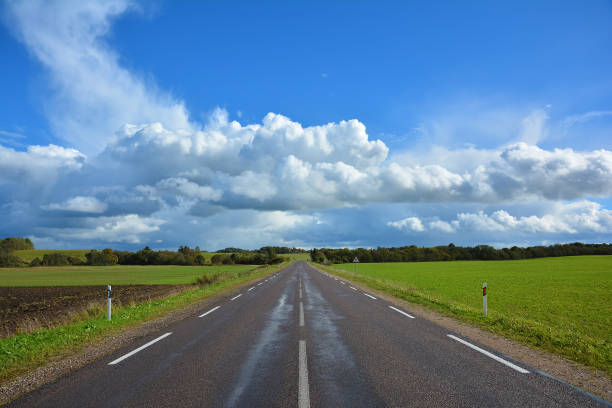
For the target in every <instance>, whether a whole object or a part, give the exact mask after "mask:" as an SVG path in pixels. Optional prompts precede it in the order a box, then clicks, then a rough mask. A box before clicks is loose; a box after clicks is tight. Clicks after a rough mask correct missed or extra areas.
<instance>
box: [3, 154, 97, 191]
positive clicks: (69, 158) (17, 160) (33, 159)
mask: <svg viewBox="0 0 612 408" xmlns="http://www.w3.org/2000/svg"><path fill="white" fill-rule="evenodd" d="M85 159H86V158H85V155H83V154H82V153H80V152H79V151H78V150H75V149H68V148H64V147H60V146H56V145H49V146H38V145H34V146H28V148H27V150H26V151H16V150H14V149H11V148H7V147H4V146H1V145H0V182H2V181H4V182H14V183H25V184H30V183H37V182H48V181H51V180H54V179H55V178H56V177H57V176H58V175H59V174H60V173H67V172H74V171H77V170H80V169H81V168H82V167H83V164H84V162H85Z"/></svg>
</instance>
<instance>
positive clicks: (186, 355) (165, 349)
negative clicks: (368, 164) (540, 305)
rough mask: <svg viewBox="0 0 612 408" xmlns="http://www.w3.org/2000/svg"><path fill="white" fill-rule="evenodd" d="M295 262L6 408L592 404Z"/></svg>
mask: <svg viewBox="0 0 612 408" xmlns="http://www.w3.org/2000/svg"><path fill="white" fill-rule="evenodd" d="M602 405H603V404H601V403H600V402H597V401H595V400H593V399H591V398H589V397H588V396H587V395H585V394H584V393H581V392H580V391H578V390H576V389H574V388H573V387H570V386H568V385H566V384H563V383H561V382H559V381H555V380H554V379H550V378H547V377H546V376H543V375H541V374H538V373H536V372H533V370H532V369H531V368H529V367H526V366H525V365H523V364H521V363H519V362H516V361H510V360H509V359H507V358H504V357H502V356H500V355H498V354H497V353H495V351H493V350H487V349H486V348H485V347H482V346H480V345H478V344H475V343H473V342H471V341H470V340H469V339H464V338H462V337H461V336H460V335H457V334H456V333H452V332H449V331H448V330H447V329H445V328H442V327H440V326H438V325H436V324H434V323H432V322H430V321H428V320H426V319H422V318H420V317H419V316H418V315H415V314H413V313H411V311H410V310H404V309H401V308H398V307H396V306H393V305H391V304H389V303H388V302H386V301H383V300H381V299H378V298H377V297H376V296H375V295H372V294H371V293H367V292H363V291H361V290H359V289H357V288H355V287H353V286H351V285H350V284H349V283H346V282H343V281H342V280H338V279H336V278H334V277H333V276H329V275H327V274H324V273H322V272H320V271H318V270H316V269H314V268H312V267H310V266H309V265H308V264H307V263H305V262H298V263H295V264H293V265H291V266H290V267H288V268H286V269H284V270H283V271H281V272H279V273H278V274H276V275H274V276H273V277H270V278H268V279H266V280H265V281H262V282H259V283H258V284H253V285H252V286H250V287H245V288H244V290H243V291H242V292H241V293H240V294H237V295H236V296H234V297H232V298H228V299H226V300H224V301H222V302H219V303H217V304H215V305H212V306H211V307H209V308H208V309H206V310H202V311H200V313H198V314H197V315H194V316H193V317H191V318H188V319H185V320H183V321H180V322H178V323H176V324H174V325H172V326H169V327H167V328H166V329H165V330H163V331H162V332H159V333H156V334H154V335H151V336H148V337H146V338H143V339H142V340H140V341H138V342H137V343H135V344H132V345H130V346H127V347H125V348H123V349H120V350H117V351H116V352H115V353H113V354H112V355H110V356H108V357H107V358H104V359H101V360H99V361H97V362H96V363H94V364H91V365H89V366H86V367H84V368H82V369H80V370H77V371H75V372H74V373H72V374H70V375H67V376H64V377H62V378H60V379H59V380H57V381H55V382H53V383H50V384H47V385H45V386H44V387H41V388H40V389H38V390H36V391H33V392H31V393H29V394H27V395H25V396H23V397H21V398H20V399H18V400H16V401H14V402H13V403H11V404H9V406H11V407H13V406H14V407H151V406H156V407H179V406H180V407H208V406H210V407H234V406H243V407H295V406H299V407H308V406H312V407H384V406H392V407H411V406H413V407H427V406H431V407H446V406H448V407H477V406H488V407H489V406H508V407H572V406H575V407H591V406H593V407H595V406H602Z"/></svg>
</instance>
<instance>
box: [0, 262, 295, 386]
mask: <svg viewBox="0 0 612 408" xmlns="http://www.w3.org/2000/svg"><path fill="white" fill-rule="evenodd" d="M287 265H288V263H284V264H281V265H277V266H273V267H264V268H258V269H255V270H253V271H252V272H251V273H250V274H246V275H245V274H243V273H240V272H241V271H240V267H238V268H235V267H233V268H232V269H231V271H233V272H231V273H230V272H228V273H226V274H224V275H223V277H224V279H225V280H223V281H221V282H217V283H215V284H213V285H209V286H204V287H200V288H197V289H193V290H189V291H187V292H183V293H181V294H179V295H176V296H172V297H168V298H165V299H160V300H156V301H152V302H145V303H141V304H138V305H128V306H124V307H120V308H115V309H113V319H112V321H110V322H109V321H107V320H106V317H105V315H104V311H103V310H93V311H91V313H92V314H93V316H90V317H87V316H84V319H83V320H80V321H77V322H74V323H71V324H67V325H64V326H59V327H55V328H52V329H45V330H38V331H36V332H33V333H27V334H20V335H17V336H13V337H9V338H5V339H0V383H1V382H4V381H7V380H10V379H11V378H14V377H15V376H17V375H19V374H22V373H24V372H27V371H29V370H32V369H34V368H36V367H39V366H41V365H44V364H47V363H48V362H49V361H50V360H52V359H54V358H60V357H62V356H65V355H68V354H72V353H74V351H76V350H79V349H80V348H82V347H85V346H87V345H89V344H92V343H94V342H96V341H100V340H101V339H103V338H104V337H105V336H109V335H113V334H115V333H117V332H119V331H120V330H123V329H126V328H129V327H133V326H135V325H137V324H139V323H142V322H144V321H147V320H151V319H153V318H157V317H160V316H163V315H165V314H168V313H169V312H171V311H173V310H177V309H181V308H184V307H186V306H188V305H190V304H193V303H196V302H198V301H201V300H203V299H206V298H208V297H211V296H214V295H217V294H219V293H220V292H223V291H225V290H229V289H231V288H233V287H236V286H238V285H240V284H243V283H244V282H246V281H249V280H252V279H255V278H258V277H263V276H265V275H269V274H271V273H273V272H276V271H277V270H279V269H280V268H283V267H285V266H287Z"/></svg>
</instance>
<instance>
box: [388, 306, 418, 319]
mask: <svg viewBox="0 0 612 408" xmlns="http://www.w3.org/2000/svg"><path fill="white" fill-rule="evenodd" d="M389 307H390V308H391V309H393V310H395V311H396V312H397V313H401V314H403V315H404V316H407V317H409V318H411V319H414V316H413V315H411V314H408V313H406V312H404V311H403V310H399V309H396V308H394V307H393V306H389Z"/></svg>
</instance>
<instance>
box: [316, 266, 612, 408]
mask: <svg viewBox="0 0 612 408" xmlns="http://www.w3.org/2000/svg"><path fill="white" fill-rule="evenodd" d="M311 266H312V265H311ZM319 270H320V271H321V272H323V273H325V274H328V275H329V273H327V272H325V271H323V270H321V269H319ZM336 277H337V278H338V279H343V280H345V281H346V282H350V283H351V284H352V285H353V286H355V287H358V288H360V289H361V290H366V289H367V291H368V292H370V293H376V295H377V296H378V297H380V298H382V299H384V300H386V301H387V302H389V303H392V304H395V305H397V306H400V307H403V308H405V309H406V310H409V311H410V313H414V314H416V315H418V316H419V317H423V318H425V319H427V320H430V321H432V322H434V323H436V324H438V325H440V326H442V327H445V328H447V329H449V330H452V331H454V332H456V333H459V334H461V335H463V336H465V337H468V338H470V339H472V340H474V341H476V342H478V343H480V344H483V345H485V346H487V347H490V348H492V349H493V350H497V351H498V352H500V353H503V354H506V355H508V356H510V357H512V358H514V359H516V360H519V361H522V362H524V363H526V364H528V365H530V366H531V367H534V368H536V369H538V370H540V371H543V372H545V373H547V374H549V375H551V376H553V377H556V378H558V379H560V380H563V381H565V382H567V383H570V384H572V385H574V386H576V387H578V388H580V389H582V390H584V391H587V392H590V393H592V394H595V395H597V396H599V397H601V398H603V399H605V400H606V401H612V381H611V380H610V378H608V377H607V376H606V374H605V373H604V372H602V371H599V370H595V369H592V368H590V367H587V366H585V365H582V364H579V363H576V362H574V361H570V360H568V359H566V358H564V357H561V356H559V355H556V354H553V353H549V352H546V351H541V350H534V349H532V348H530V347H528V346H526V345H523V344H520V343H518V342H516V341H513V340H509V339H506V338H504V337H501V336H498V335H496V334H493V333H490V332H488V331H485V330H482V329H479V328H476V327H472V326H469V325H467V324H466V323H464V322H460V321H458V320H456V319H453V318H452V317H448V316H445V315H443V314H440V313H436V312H435V311H432V310H431V309H429V308H425V307H424V306H421V305H419V304H415V303H411V302H408V301H406V300H403V299H398V298H396V297H393V296H390V295H388V294H386V293H384V292H380V291H377V290H374V289H372V288H370V287H368V286H365V285H363V284H360V283H358V282H353V281H351V280H348V279H346V278H341V277H340V276H336Z"/></svg>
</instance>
